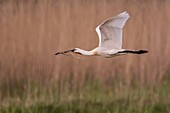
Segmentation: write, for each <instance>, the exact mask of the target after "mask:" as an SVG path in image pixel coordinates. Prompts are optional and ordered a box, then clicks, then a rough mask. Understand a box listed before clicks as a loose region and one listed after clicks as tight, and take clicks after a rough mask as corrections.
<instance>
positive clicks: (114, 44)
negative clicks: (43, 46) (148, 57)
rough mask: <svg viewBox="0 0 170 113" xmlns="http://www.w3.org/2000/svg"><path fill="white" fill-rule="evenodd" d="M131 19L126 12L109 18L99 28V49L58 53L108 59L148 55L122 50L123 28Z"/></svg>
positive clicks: (139, 51)
mask: <svg viewBox="0 0 170 113" xmlns="http://www.w3.org/2000/svg"><path fill="white" fill-rule="evenodd" d="M128 18H129V14H128V13H126V12H123V13H120V14H118V15H117V16H115V17H111V18H108V19H107V20H105V21H104V22H103V23H101V24H100V25H99V26H98V27H97V28H96V32H97V34H98V37H99V45H98V47H96V48H94V49H92V50H91V51H86V50H82V49H80V48H74V49H71V50H66V51H63V52H57V53H56V54H55V55H58V54H65V53H68V52H74V53H77V54H81V55H86V56H104V57H107V58H110V57H114V56H119V55H125V54H128V53H132V54H143V53H147V52H148V51H147V50H127V49H122V28H123V26H124V25H125V23H126V21H127V20H128Z"/></svg>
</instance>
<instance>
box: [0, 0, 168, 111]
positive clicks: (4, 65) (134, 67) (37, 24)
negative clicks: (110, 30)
mask: <svg viewBox="0 0 170 113" xmlns="http://www.w3.org/2000/svg"><path fill="white" fill-rule="evenodd" d="M169 6H170V1H168V0H141V1H139V0H130V1H127V0H100V1H98V0H0V101H1V102H0V106H1V107H2V109H0V111H3V112H6V113H7V112H9V111H8V110H9V109H12V108H13V107H12V108H9V106H14V105H15V106H21V105H22V108H21V109H20V108H18V107H15V109H14V110H13V111H11V112H17V111H15V110H16V108H17V110H18V109H19V110H21V111H22V110H23V109H24V110H25V109H29V108H30V106H34V107H32V109H33V110H34V109H36V107H35V106H36V105H37V104H39V103H44V104H45V105H49V104H50V105H51V103H56V105H58V104H60V105H61V106H62V105H63V106H66V105H65V103H68V102H73V101H74V100H78V101H76V102H78V104H80V103H83V105H84V104H85V105H86V104H87V105H89V106H91V104H89V103H88V102H89V101H90V102H92V103H93V102H94V103H98V102H99V103H101V104H102V106H104V108H106V110H105V109H104V108H103V110H105V111H103V112H106V111H107V112H112V109H108V104H105V103H109V105H110V103H111V106H112V108H114V105H117V106H116V107H115V108H114V110H115V109H116V110H117V109H118V110H117V112H116V113H119V112H123V111H121V108H122V106H123V105H124V107H127V104H124V103H127V101H128V102H129V104H130V105H133V104H132V103H134V102H139V103H138V104H139V105H138V104H137V105H136V104H134V106H135V105H136V107H134V110H136V113H137V112H141V113H142V112H144V111H147V110H148V109H149V110H150V108H149V107H148V108H145V105H146V103H147V105H151V106H152V107H153V108H152V107H151V110H150V111H152V109H153V112H155V111H154V110H155V109H156V111H157V109H158V111H160V112H162V111H163V112H164V113H166V112H168V111H169V110H170V109H169V108H170V107H169V106H170V102H169V101H167V100H168V99H170V96H168V95H169V94H170V92H169V89H168V88H169V87H168V85H170V83H169V81H170V78H169V70H170V68H169V66H170V58H169V54H170V50H169V48H170V44H169V43H170V38H169V36H170V13H169ZM123 11H127V12H129V15H130V16H131V18H130V19H129V20H128V21H127V23H126V25H125V27H124V29H123V48H128V49H147V50H148V51H149V53H147V54H144V55H125V56H120V57H115V58H108V59H105V58H101V57H84V56H80V57H82V58H84V59H85V60H80V59H75V58H72V57H68V56H63V55H60V56H55V55H54V54H55V53H56V52H57V51H62V50H67V49H70V48H75V47H79V48H83V49H85V50H90V49H93V48H95V47H96V46H98V36H97V33H96V32H95V28H96V27H97V26H98V25H99V24H100V23H101V22H103V21H104V20H105V19H106V18H108V17H111V16H115V15H117V14H118V13H121V12H123ZM168 80H169V81H168ZM168 83H169V84H168ZM162 93H163V94H162ZM131 97H132V98H131ZM80 100H86V101H87V100H89V101H87V102H86V101H83V102H82V101H80ZM117 100H119V101H117ZM120 100H121V101H120ZM63 103H64V104H63ZM112 103H114V104H113V105H112ZM160 103H161V104H160ZM129 104H128V105H129ZM157 104H158V105H157ZM52 105H53V104H52ZM154 105H156V108H155V106H154ZM159 105H160V106H159ZM164 105H165V106H164ZM4 106H5V107H4ZM69 106H71V108H69V107H68V109H67V110H68V111H70V110H72V111H73V112H74V107H73V106H74V104H73V103H71V104H70V103H69ZM96 106H97V107H96ZM157 106H158V107H157ZM162 106H163V107H162ZM1 107H0V108H1ZM46 107H47V111H48V110H49V109H48V106H46ZM119 107H120V109H119ZM143 107H144V108H143ZM42 108H44V107H42ZM88 108H89V107H87V108H84V107H82V106H81V105H80V106H79V107H78V108H77V107H75V110H77V109H78V110H79V112H81V111H82V109H87V111H88V110H89V111H90V109H91V108H89V109H88ZM94 108H96V109H100V106H99V108H98V105H96V104H95V105H94ZM130 108H131V106H130ZM130 108H129V109H130ZM132 108H133V107H132ZM138 108H139V109H138ZM44 109H45V108H44ZM54 109H55V110H56V109H57V110H58V109H59V110H60V111H59V112H62V110H61V108H60V107H59V108H55V107H54ZM63 109H65V107H63ZM127 109H128V107H127ZM67 110H65V111H67ZM142 110H144V111H142ZM37 111H38V110H37ZM100 111H101V110H100ZM41 112H42V111H41ZM43 112H44V111H43ZM77 113H78V112H77ZM98 113H99V111H98Z"/></svg>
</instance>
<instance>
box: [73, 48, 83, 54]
mask: <svg viewBox="0 0 170 113" xmlns="http://www.w3.org/2000/svg"><path fill="white" fill-rule="evenodd" d="M81 51H82V50H81V49H80V48H74V53H76V54H80V55H81Z"/></svg>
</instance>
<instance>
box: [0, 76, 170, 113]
mask: <svg viewBox="0 0 170 113" xmlns="http://www.w3.org/2000/svg"><path fill="white" fill-rule="evenodd" d="M168 77H169V76H167V78H165V80H163V81H162V83H159V84H156V85H149V84H142V85H141V84H139V83H135V84H133V85H128V86H127V85H126V84H123V83H122V82H121V80H113V82H112V83H111V84H109V85H108V84H106V83H102V82H101V81H99V80H96V79H93V80H90V78H88V79H87V80H86V82H85V83H84V84H83V85H82V87H78V88H77V87H72V86H71V84H70V80H69V79H66V80H65V81H64V83H63V86H64V87H61V84H55V83H54V82H53V83H51V84H48V85H45V84H37V83H33V82H32V83H31V84H30V82H28V81H26V80H25V81H24V82H18V83H16V84H18V85H16V84H15V85H13V89H9V88H8V87H6V86H7V85H4V86H1V90H0V91H1V93H0V95H1V105H0V113H169V112H170V101H169V100H170V87H169V86H170V79H169V78H168ZM22 81H23V80H22ZM58 82H59V81H58ZM18 86H20V87H18ZM21 86H23V87H21Z"/></svg>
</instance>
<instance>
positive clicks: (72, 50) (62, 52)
mask: <svg viewBox="0 0 170 113" xmlns="http://www.w3.org/2000/svg"><path fill="white" fill-rule="evenodd" d="M74 51H75V49H70V50H66V51H61V52H57V53H55V55H59V54H63V55H65V53H69V52H74Z"/></svg>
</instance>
